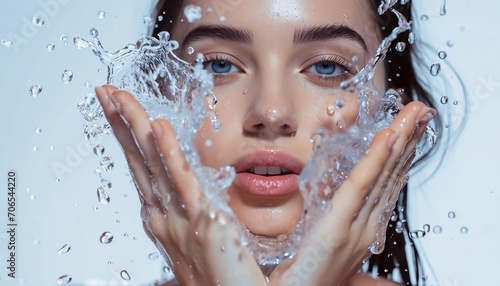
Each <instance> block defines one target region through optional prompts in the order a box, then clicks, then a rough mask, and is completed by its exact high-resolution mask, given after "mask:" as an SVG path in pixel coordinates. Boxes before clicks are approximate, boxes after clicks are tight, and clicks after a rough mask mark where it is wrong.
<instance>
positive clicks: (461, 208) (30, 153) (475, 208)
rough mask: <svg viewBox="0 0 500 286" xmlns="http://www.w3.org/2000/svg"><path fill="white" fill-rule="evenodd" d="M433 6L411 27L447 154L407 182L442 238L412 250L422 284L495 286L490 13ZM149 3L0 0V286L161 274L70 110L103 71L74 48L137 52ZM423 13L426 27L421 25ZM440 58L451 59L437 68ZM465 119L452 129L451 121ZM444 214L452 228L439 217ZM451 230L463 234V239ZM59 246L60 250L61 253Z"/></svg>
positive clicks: (122, 168) (488, 7)
mask: <svg viewBox="0 0 500 286" xmlns="http://www.w3.org/2000/svg"><path fill="white" fill-rule="evenodd" d="M43 3H51V5H49V6H46V5H43ZM441 4H442V3H441V1H431V0H427V1H424V0H422V1H419V3H416V4H415V8H416V15H417V17H416V21H415V22H416V23H415V24H416V31H417V32H418V33H417V47H418V48H419V49H420V51H421V53H422V54H424V55H425V56H424V57H423V63H424V68H423V69H422V70H421V71H420V74H421V75H422V76H423V77H425V80H426V81H427V82H428V83H429V84H430V85H431V86H432V88H431V90H432V91H433V94H434V95H435V96H436V98H438V99H439V98H440V97H441V96H443V95H446V96H448V97H449V98H450V101H449V102H448V103H447V104H446V105H441V106H440V108H441V112H442V113H443V114H448V115H447V116H449V118H448V119H445V123H448V124H449V125H450V126H449V128H448V131H449V132H448V133H449V134H448V135H447V136H445V138H448V139H449V140H448V141H449V143H446V142H445V144H447V146H443V147H444V148H443V149H444V150H445V151H446V152H445V153H446V154H445V157H444V159H443V161H442V164H441V166H440V168H439V169H438V170H437V171H435V169H434V168H433V166H435V165H436V161H437V160H438V159H439V158H440V157H439V156H435V157H434V162H431V163H430V164H428V165H426V167H425V168H424V169H422V170H421V171H419V172H417V173H416V174H414V176H413V178H412V179H411V181H410V188H411V192H412V193H411V197H410V207H409V208H410V217H409V219H410V225H411V228H412V229H422V228H423V225H424V224H429V225H430V226H431V229H432V228H434V227H435V226H441V228H442V232H441V233H439V234H437V233H434V232H432V231H431V232H429V233H428V234H427V235H426V236H425V237H424V238H421V239H419V240H418V241H417V244H418V246H419V248H420V252H421V255H422V256H423V257H424V259H425V262H426V267H425V270H424V274H425V275H427V276H428V285H453V286H458V285H496V284H497V282H496V281H497V277H496V271H497V265H498V262H497V261H498V257H500V244H499V243H498V240H499V238H500V230H499V228H500V224H499V223H498V222H497V221H498V219H500V208H499V205H500V187H499V186H498V185H499V183H500V180H499V179H498V176H499V172H500V167H499V166H498V162H500V152H499V149H498V146H499V144H498V143H499V141H500V120H499V119H498V118H497V117H498V114H499V113H498V110H499V108H500V72H498V71H497V68H498V65H499V64H500V53H499V51H498V46H499V44H500V37H499V36H500V34H499V32H498V27H499V26H500V18H499V17H498V15H497V14H496V13H497V12H498V11H499V10H500V4H499V3H498V2H496V1H493V0H489V1H488V0H482V1H468V0H456V1H451V0H448V1H447V5H446V10H447V13H446V15H445V16H440V15H439V12H440V6H441ZM150 5H151V1H150V0H148V1H133V0H127V1H123V0H109V1H96V0H94V1H76V0H75V1H70V0H41V1H35V0H25V1H14V0H2V4H1V5H0V39H13V40H14V41H15V43H14V44H13V45H12V46H11V47H10V48H7V47H5V46H3V45H0V96H1V99H2V101H1V104H0V131H1V134H2V135H1V140H0V155H1V156H0V177H1V178H2V179H1V181H2V182H3V183H1V184H0V188H4V189H3V190H1V189H0V223H1V225H0V230H1V231H0V249H1V250H0V254H1V257H0V261H5V260H6V259H7V258H8V257H7V255H6V251H7V243H8V236H7V233H6V212H7V211H6V199H7V194H6V192H7V190H6V183H5V182H6V178H7V172H8V170H11V169H13V170H16V171H17V174H18V185H17V213H16V215H17V217H16V219H17V223H18V228H17V247H18V253H17V263H18V264H17V266H16V267H17V272H16V279H12V278H9V277H7V276H6V273H7V270H6V268H5V264H6V263H5V262H0V284H1V285H19V284H24V285H57V278H58V277H59V276H61V275H69V276H71V277H72V278H73V281H72V282H71V284H70V285H150V284H152V283H153V282H154V281H155V279H161V278H160V277H161V276H162V275H165V274H162V265H163V264H162V261H161V259H149V258H148V255H149V254H150V253H155V252H156V249H155V247H154V246H153V244H152V243H151V242H150V240H149V239H148V238H147V237H146V236H145V234H144V233H143V230H142V226H141V221H140V218H139V204H138V200H137V196H136V193H135V189H134V187H133V186H132V185H131V184H130V177H127V176H126V173H127V168H126V164H125V162H124V160H123V158H122V155H121V152H120V150H119V148H118V147H117V145H116V143H115V142H114V139H113V138H111V137H109V138H106V139H104V141H103V143H102V144H103V145H104V146H105V147H106V154H107V155H110V156H111V157H112V158H113V159H114V161H115V168H114V170H112V171H111V172H109V173H107V174H106V177H107V178H108V179H109V180H110V181H111V182H112V183H113V187H112V189H111V190H110V191H109V193H110V196H111V203H110V204H109V205H101V204H99V202H98V201H97V196H96V188H97V187H98V186H99V180H98V177H97V176H96V175H94V174H93V170H94V168H95V167H97V166H98V164H99V160H100V158H99V157H97V156H96V155H94V154H93V153H92V151H91V150H90V149H89V147H88V145H86V141H85V140H84V139H83V135H82V125H83V123H84V121H83V119H82V118H81V115H80V114H79V112H78V111H77V109H76V105H77V103H78V102H79V101H81V100H82V99H83V98H84V96H85V95H86V94H87V93H90V92H92V91H93V87H85V84H84V83H85V82H86V81H89V82H91V83H92V85H93V86H95V85H100V84H103V83H104V82H105V81H106V70H102V71H101V72H98V70H99V69H103V68H104V66H103V65H102V64H101V63H100V62H99V61H98V59H97V58H96V57H95V56H94V55H93V54H92V52H91V51H90V50H78V49H76V47H75V46H74V45H72V43H71V41H72V38H73V37H74V36H81V37H83V38H87V39H90V38H91V37H90V35H89V29H90V28H91V27H95V28H97V29H98V30H99V32H100V36H99V37H100V39H101V41H102V42H103V43H104V45H105V47H106V48H107V49H108V50H110V51H115V50H117V49H119V48H121V47H123V46H124V45H125V44H127V43H131V42H135V41H136V40H137V39H138V38H139V37H140V36H141V35H143V34H144V31H145V30H146V28H147V27H146V25H144V24H143V16H144V15H147V14H149V11H150ZM101 10H102V11H105V12H106V17H105V18H104V19H99V18H98V16H97V14H98V11H101ZM34 15H38V16H42V17H45V19H46V23H45V25H44V26H42V27H36V26H34V25H33V24H31V19H32V17H33V16H34ZM421 15H427V16H428V20H426V21H424V20H420V16H421ZM61 35H66V36H67V37H68V44H64V43H63V42H61V41H60V40H59V37H60V36H61ZM16 40H17V41H16ZM449 41H451V42H450V43H449V44H447V43H448V42H449ZM49 43H54V44H55V49H54V50H53V51H52V52H48V51H47V50H46V46H47V45H48V44H49ZM424 44H425V45H424ZM438 51H445V52H446V53H447V54H448V57H447V58H446V59H444V60H442V59H440V58H439V57H438V56H437V52H438ZM433 63H441V66H442V72H441V73H440V75H439V76H438V77H432V76H430V75H429V72H428V67H429V66H430V65H431V64H433ZM65 69H68V70H71V71H72V72H73V73H74V78H73V80H72V82H71V83H69V84H64V83H63V82H62V80H61V73H62V71H63V70H65ZM453 69H455V70H456V72H453ZM457 74H458V75H460V80H459V79H458V76H457ZM34 84H39V85H41V86H42V88H43V91H42V92H41V93H40V94H39V95H38V96H37V97H31V96H30V95H29V93H28V90H29V88H30V86H32V85H34ZM461 84H463V86H464V87H465V89H462V88H461ZM455 100H457V101H458V104H457V105H453V103H452V102H453V101H455ZM466 101H467V102H468V105H466V104H465V103H466ZM466 106H467V109H465V107H466ZM464 117H466V121H465V123H464V125H463V126H462V127H461V125H460V120H459V119H461V118H464ZM37 128H40V129H41V132H40V133H36V132H35V130H36V129H37ZM459 131H460V132H459ZM443 141H445V140H443ZM35 149H36V151H34V150H35ZM55 166H58V167H59V169H54V167H55ZM61 166H66V167H67V168H64V169H60V167H61ZM56 170H59V171H58V172H57V171H56ZM56 179H60V181H56ZM95 207H97V209H95ZM449 212H454V213H455V214H456V217H455V218H454V219H450V218H448V213H449ZM462 227H467V229H468V232H467V233H466V234H463V233H461V231H460V229H461V228H462ZM4 229H5V230H4ZM104 231H109V232H111V233H113V235H114V240H113V241H112V243H110V244H107V245H103V244H101V243H100V242H99V236H100V235H101V233H102V232H104ZM64 244H68V245H70V246H71V250H70V251H69V252H68V253H67V254H64V255H58V249H59V248H61V247H62V246H63V245H64ZM121 270H127V271H128V273H129V274H130V276H131V277H132V280H130V281H125V280H123V279H121V278H120V274H119V273H120V271H121Z"/></svg>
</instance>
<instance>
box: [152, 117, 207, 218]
mask: <svg viewBox="0 0 500 286" xmlns="http://www.w3.org/2000/svg"><path fill="white" fill-rule="evenodd" d="M151 128H152V130H153V134H154V142H155V143H156V146H157V148H158V151H159V152H160V154H161V158H162V160H163V163H164V166H165V167H166V168H167V170H168V175H169V177H170V181H171V182H172V183H173V184H174V186H175V188H176V190H177V194H178V195H179V196H180V198H181V201H182V202H183V203H184V204H186V207H188V209H190V208H193V207H197V203H198V199H199V195H200V192H199V190H200V186H199V184H198V180H197V179H196V176H195V174H194V173H193V171H192V169H191V166H190V165H189V163H188V162H187V161H186V157H185V155H184V153H183V152H182V150H181V147H180V145H179V142H178V141H177V139H176V136H175V131H174V129H173V127H172V125H170V123H168V122H167V120H165V119H156V120H154V121H152V122H151Z"/></svg>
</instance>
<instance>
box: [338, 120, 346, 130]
mask: <svg viewBox="0 0 500 286" xmlns="http://www.w3.org/2000/svg"><path fill="white" fill-rule="evenodd" d="M336 125H337V127H338V128H340V129H342V128H344V122H342V121H337V123H336Z"/></svg>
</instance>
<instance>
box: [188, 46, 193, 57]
mask: <svg viewBox="0 0 500 286" xmlns="http://www.w3.org/2000/svg"><path fill="white" fill-rule="evenodd" d="M187 53H188V55H192V54H193V53H194V48H193V47H188V48H187Z"/></svg>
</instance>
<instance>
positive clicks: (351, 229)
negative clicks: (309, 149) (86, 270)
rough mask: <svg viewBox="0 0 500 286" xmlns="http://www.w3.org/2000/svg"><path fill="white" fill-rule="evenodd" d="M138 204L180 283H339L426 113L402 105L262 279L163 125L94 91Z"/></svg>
mask: <svg viewBox="0 0 500 286" xmlns="http://www.w3.org/2000/svg"><path fill="white" fill-rule="evenodd" d="M96 93H97V96H98V98H99V101H100V103H101V105H102V106H103V110H104V113H105V116H106V118H107V120H108V122H109V123H110V125H111V126H112V128H113V132H114V134H115V136H116V138H117V139H118V141H119V143H120V145H121V147H122V149H123V152H124V154H125V157H126V159H127V163H128V165H129V168H130V171H131V174H132V176H133V178H134V182H135V184H136V188H137V190H138V193H139V198H140V200H141V217H142V220H143V225H144V229H145V231H146V233H147V234H148V235H149V237H150V238H151V239H152V241H153V242H154V243H155V244H156V246H157V248H158V249H159V250H160V251H162V252H163V254H164V257H165V258H166V259H167V262H168V264H169V265H170V266H171V267H172V271H173V272H174V275H175V276H176V278H177V279H178V280H179V282H180V283H181V284H182V285H217V284H220V285H253V286H254V285H267V284H270V285H345V284H346V283H347V282H348V281H349V279H350V278H351V277H352V276H353V275H354V274H355V273H356V272H357V271H358V270H359V269H360V267H361V265H362V261H363V260H365V259H367V258H368V257H369V256H370V255H371V252H370V247H371V246H375V247H377V244H376V241H379V244H380V243H381V245H383V241H384V239H385V230H386V226H387V222H388V220H389V217H390V215H391V212H392V209H393V208H394V205H395V203H396V200H397V198H398V196H399V192H400V190H401V189H402V187H403V186H404V184H405V183H406V179H407V177H406V174H407V170H408V168H409V166H410V163H411V161H412V159H413V158H414V156H415V148H416V144H417V142H418V141H419V139H420V137H421V136H422V134H423V132H424V129H425V126H426V125H427V123H428V122H429V121H430V120H431V119H432V117H433V116H434V114H435V110H433V109H431V108H428V107H426V106H425V105H424V104H422V103H419V102H413V103H410V104H408V105H407V106H405V107H404V108H403V109H402V110H401V112H400V113H399V114H398V115H397V117H396V119H395V120H394V122H393V123H392V124H391V126H390V127H389V128H388V129H385V130H382V131H380V132H379V133H378V134H377V135H376V136H375V138H374V140H373V142H372V144H371V145H370V148H369V149H368V151H367V153H366V155H365V156H364V157H363V158H362V160H361V161H360V163H359V164H358V165H356V167H355V168H354V169H353V170H352V172H351V173H350V174H349V177H348V178H347V179H346V180H345V182H344V183H343V184H342V185H341V187H340V188H339V189H338V190H337V192H336V194H335V195H334V197H333V199H332V202H331V203H332V207H331V208H330V210H329V211H328V212H327V213H326V214H325V215H323V216H322V217H321V218H320V219H319V221H318V222H317V223H316V224H315V226H314V227H313V228H312V229H311V232H310V233H309V234H308V236H307V237H305V238H304V239H303V241H302V245H301V247H300V249H299V251H298V253H297V254H296V255H295V257H294V258H293V259H291V260H289V261H284V262H283V263H281V264H280V265H279V266H278V267H277V268H276V269H275V270H274V272H273V273H272V274H271V276H270V277H269V282H267V281H266V278H265V277H264V276H263V274H262V272H261V271H260V269H259V267H258V265H257V263H256V262H255V260H254V258H253V257H252V255H251V254H250V252H249V251H248V250H247V249H246V248H245V247H243V246H241V244H240V242H239V235H238V231H237V228H236V227H235V226H234V225H233V224H232V223H231V221H230V220H228V219H227V218H225V217H224V215H223V214H221V213H220V212H217V211H215V210H214V209H213V208H211V207H210V204H209V203H208V202H207V201H206V199H205V197H204V195H203V193H202V192H201V188H200V186H199V182H198V181H197V179H196V177H195V175H194V174H193V172H192V171H191V169H190V166H189V164H188V163H187V162H186V160H185V157H184V154H183V153H182V151H181V150H180V147H179V144H178V142H177V140H176V136H175V133H174V131H173V128H172V126H171V125H170V124H169V123H168V122H167V121H165V120H163V119H158V120H155V121H151V120H150V118H149V116H148V114H147V113H146V112H145V111H144V109H143V108H142V106H141V105H140V104H139V103H138V102H137V101H136V100H135V99H134V97H133V96H132V95H130V94H129V93H128V92H126V91H120V90H117V89H116V88H115V87H113V86H110V85H107V86H104V87H102V88H96Z"/></svg>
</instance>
